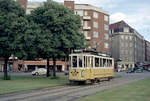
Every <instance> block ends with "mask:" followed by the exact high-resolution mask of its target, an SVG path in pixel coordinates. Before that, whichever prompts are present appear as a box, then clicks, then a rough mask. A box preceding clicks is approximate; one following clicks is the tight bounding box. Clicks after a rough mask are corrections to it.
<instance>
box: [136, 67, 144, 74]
mask: <svg viewBox="0 0 150 101" xmlns="http://www.w3.org/2000/svg"><path fill="white" fill-rule="evenodd" d="M143 70H144V69H143V67H137V69H136V70H135V72H136V73H142V72H143Z"/></svg>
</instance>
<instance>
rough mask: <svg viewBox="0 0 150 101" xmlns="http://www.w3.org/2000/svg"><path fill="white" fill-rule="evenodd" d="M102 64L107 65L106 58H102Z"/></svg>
mask: <svg viewBox="0 0 150 101" xmlns="http://www.w3.org/2000/svg"><path fill="white" fill-rule="evenodd" d="M103 66H104V67H106V66H107V62H106V59H103Z"/></svg>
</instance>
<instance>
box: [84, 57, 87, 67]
mask: <svg viewBox="0 0 150 101" xmlns="http://www.w3.org/2000/svg"><path fill="white" fill-rule="evenodd" d="M84 67H87V57H86V56H84Z"/></svg>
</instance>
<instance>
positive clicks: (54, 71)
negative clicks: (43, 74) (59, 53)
mask: <svg viewBox="0 0 150 101" xmlns="http://www.w3.org/2000/svg"><path fill="white" fill-rule="evenodd" d="M53 77H54V78H55V77H56V58H55V57H53Z"/></svg>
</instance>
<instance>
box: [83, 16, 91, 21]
mask: <svg viewBox="0 0 150 101" xmlns="http://www.w3.org/2000/svg"><path fill="white" fill-rule="evenodd" d="M83 20H91V16H83Z"/></svg>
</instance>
